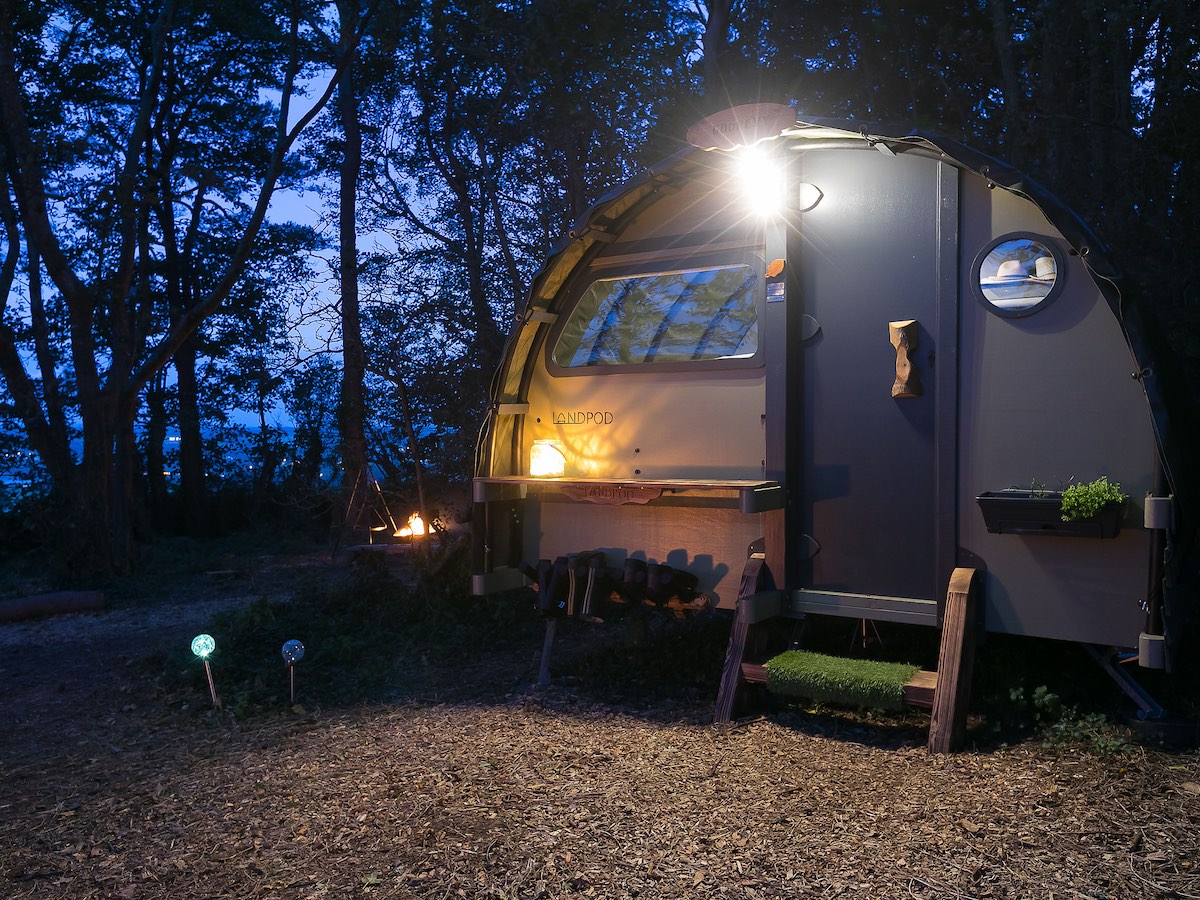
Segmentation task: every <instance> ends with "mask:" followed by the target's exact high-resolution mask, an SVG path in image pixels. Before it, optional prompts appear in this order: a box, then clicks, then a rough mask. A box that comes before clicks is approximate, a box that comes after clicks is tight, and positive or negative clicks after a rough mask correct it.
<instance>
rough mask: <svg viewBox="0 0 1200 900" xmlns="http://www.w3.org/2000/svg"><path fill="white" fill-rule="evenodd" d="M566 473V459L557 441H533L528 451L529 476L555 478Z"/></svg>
mask: <svg viewBox="0 0 1200 900" xmlns="http://www.w3.org/2000/svg"><path fill="white" fill-rule="evenodd" d="M566 472H567V457H566V454H564V453H563V447H562V444H560V443H559V442H558V441H534V442H533V449H531V450H530V451H529V474H530V475H532V476H533V477H534V478H557V477H559V476H562V475H565V474H566Z"/></svg>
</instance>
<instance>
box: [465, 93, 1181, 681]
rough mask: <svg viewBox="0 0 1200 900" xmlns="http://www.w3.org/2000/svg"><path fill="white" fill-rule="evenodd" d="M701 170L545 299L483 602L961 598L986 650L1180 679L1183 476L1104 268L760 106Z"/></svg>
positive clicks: (503, 472) (1020, 204)
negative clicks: (1083, 657) (968, 579)
mask: <svg viewBox="0 0 1200 900" xmlns="http://www.w3.org/2000/svg"><path fill="white" fill-rule="evenodd" d="M688 140H689V142H690V143H691V145H692V146H691V147H689V148H688V149H686V150H684V151H682V152H680V153H678V154H676V155H675V156H673V157H672V158H670V159H668V160H666V161H665V162H664V163H662V164H661V165H660V166H659V167H657V168H655V169H654V170H653V171H650V172H647V173H646V174H645V175H643V176H642V177H639V178H636V179H634V180H633V181H631V182H630V183H628V184H626V185H624V186H623V187H621V188H619V189H618V190H615V191H614V192H612V193H610V194H609V195H607V196H606V197H604V198H603V199H602V200H600V201H599V202H598V203H597V204H596V205H595V206H594V207H593V208H592V209H591V210H590V211H589V212H588V213H587V214H586V215H585V216H584V217H583V218H582V219H581V220H580V221H579V223H578V224H577V226H576V227H575V228H574V229H573V230H572V231H571V232H570V234H569V235H568V236H567V237H566V238H564V239H563V241H562V242H561V243H560V244H559V245H558V246H557V248H556V249H555V250H554V251H553V253H552V254H551V256H550V258H549V259H548V261H547V262H546V264H545V266H544V267H543V268H542V269H541V271H540V272H539V273H538V275H537V277H536V279H535V280H534V282H533V286H532V289H531V293H530V297H529V299H528V302H527V304H526V306H525V308H524V310H522V311H520V312H519V314H518V316H517V320H516V323H515V326H514V328H513V330H512V334H511V336H510V338H509V341H508V344H507V348H506V350H505V354H504V358H503V361H502V364H501V366H500V369H499V371H498V373H497V375H496V380H495V383H494V388H493V397H492V400H493V403H492V406H491V409H490V413H489V416H488V419H487V422H486V426H485V429H484V432H483V436H482V439H481V444H480V450H479V457H478V463H477V470H476V477H475V480H474V501H475V514H474V523H475V528H476V537H477V540H476V559H475V565H476V568H475V571H476V575H475V576H474V582H473V587H474V590H475V592H476V593H487V592H491V591H495V590H503V589H508V588H512V587H515V586H519V585H529V584H533V585H535V586H537V587H538V588H539V604H540V605H541V606H542V608H543V609H545V610H547V611H548V612H551V613H554V612H560V613H564V614H568V613H584V614H588V613H595V612H596V610H597V609H598V604H603V603H606V602H609V599H610V598H611V599H613V600H617V601H622V602H624V601H629V600H634V601H637V600H639V598H648V599H649V600H650V601H651V602H670V603H672V604H674V605H675V607H676V608H687V607H689V606H696V605H701V604H703V603H711V604H712V605H714V606H719V607H724V608H729V609H734V608H735V607H737V606H738V604H739V598H742V599H744V600H747V602H748V601H749V599H750V598H751V597H752V595H757V596H759V597H760V598H761V597H762V596H768V595H769V596H770V597H771V598H772V602H771V604H770V607H771V608H770V610H769V612H762V611H761V610H760V612H758V613H756V614H755V615H757V616H758V617H761V616H763V615H784V616H792V617H802V616H805V615H809V614H823V615H833V616H845V617H850V618H855V619H871V620H891V621H900V622H910V623H923V624H928V625H931V626H940V625H941V624H942V622H943V618H944V616H945V615H946V609H945V604H946V593H947V585H948V584H949V583H950V582H951V579H952V576H953V575H954V574H955V573H956V570H962V569H964V568H965V569H969V570H973V572H974V576H973V577H974V583H975V584H976V588H974V589H973V590H976V589H977V593H978V596H979V598H980V601H981V606H982V623H983V625H984V626H985V627H986V628H987V629H988V630H989V631H993V632H1003V633H1007V634H1015V635H1032V636H1038V637H1044V638H1057V639H1062V640H1068V641H1076V642H1083V643H1087V644H1092V645H1102V646H1105V647H1118V648H1133V649H1136V651H1137V652H1138V655H1139V660H1140V662H1141V663H1142V664H1143V665H1146V666H1153V667H1162V666H1164V665H1165V664H1166V662H1167V658H1168V656H1169V653H1168V651H1167V649H1166V646H1165V641H1164V638H1163V635H1164V632H1166V633H1169V632H1170V626H1171V624H1172V616H1174V615H1176V614H1177V613H1179V612H1181V611H1180V610H1175V609H1173V608H1172V604H1173V603H1174V604H1175V605H1179V604H1180V603H1181V602H1182V601H1181V600H1178V599H1177V598H1173V597H1172V596H1166V597H1164V595H1163V574H1164V562H1163V561H1164V559H1165V558H1166V556H1167V553H1168V550H1169V544H1170V542H1171V541H1172V539H1173V537H1172V528H1173V520H1174V518H1175V517H1176V514H1177V512H1178V511H1177V510H1176V509H1175V508H1174V500H1173V497H1174V494H1175V487H1176V486H1175V484H1174V479H1175V477H1176V476H1177V474H1178V472H1177V470H1176V468H1175V467H1173V466H1172V451H1171V447H1170V434H1169V430H1168V422H1167V418H1166V412H1165V410H1164V408H1163V405H1162V403H1161V402H1160V400H1159V397H1158V393H1157V392H1158V387H1157V384H1156V382H1157V378H1156V375H1155V372H1154V367H1153V364H1152V363H1151V361H1150V360H1149V359H1148V358H1147V349H1146V347H1145V346H1144V345H1143V344H1142V342H1141V338H1140V334H1139V330H1138V327H1137V321H1136V319H1135V318H1134V316H1135V311H1132V310H1129V309H1126V308H1125V305H1123V303H1122V298H1121V295H1120V293H1119V291H1118V287H1117V281H1118V276H1119V273H1118V271H1117V269H1116V268H1115V266H1114V265H1113V264H1112V262H1111V261H1110V259H1109V258H1108V255H1107V253H1106V252H1105V250H1104V248H1103V246H1102V245H1101V244H1100V243H1099V242H1098V241H1097V239H1096V238H1095V237H1094V236H1093V235H1091V234H1090V233H1089V232H1088V230H1087V229H1086V227H1085V226H1083V225H1082V224H1081V223H1080V221H1079V220H1078V219H1077V218H1076V217H1075V216H1074V215H1073V214H1071V213H1070V212H1069V211H1068V210H1066V209H1065V208H1063V207H1062V206H1061V205H1060V204H1058V203H1057V202H1056V201H1055V200H1054V199H1053V198H1052V197H1051V196H1049V195H1048V194H1047V193H1045V192H1044V191H1042V190H1041V189H1040V188H1038V187H1037V186H1036V185H1035V184H1033V183H1032V182H1029V181H1027V180H1025V179H1024V178H1023V177H1022V176H1021V175H1020V174H1019V173H1017V172H1015V171H1013V170H1011V169H1009V168H1007V167H1006V166H1004V165H1003V164H1002V163H999V162H997V161H996V160H994V159H991V158H989V157H986V156H983V155H981V154H979V153H977V152H974V151H971V150H969V149H967V148H965V147H963V146H961V145H958V144H955V143H953V142H948V141H945V140H942V139H940V138H937V137H935V136H931V135H926V134H923V133H918V132H910V133H905V134H896V133H885V134H876V133H874V132H872V131H868V130H866V129H863V128H860V127H858V126H857V125H853V124H850V123H846V122H833V121H828V120H803V121H797V119H796V115H795V113H794V111H793V110H791V109H790V108H788V107H783V106H775V105H769V104H760V105H754V106H749V107H737V108H735V109H732V110H726V111H725V112H723V113H719V114H717V115H715V116H712V117H710V118H708V119H706V120H704V121H703V122H701V123H699V124H698V125H696V126H694V127H693V128H692V129H691V131H690V132H689V134H688ZM1097 479H1107V483H1108V488H1107V492H1106V491H1105V482H1104V481H1103V480H1100V481H1099V482H1098V484H1096V485H1094V486H1089V487H1081V488H1079V489H1077V490H1074V491H1071V492H1069V493H1071V494H1078V493H1083V494H1088V493H1092V494H1098V495H1099V496H1097V497H1096V499H1097V502H1098V505H1099V509H1098V510H1092V509H1087V508H1084V509H1081V510H1075V511H1074V512H1075V514H1074V516H1072V510H1071V509H1068V510H1066V511H1065V512H1064V508H1063V504H1062V492H1063V491H1064V489H1067V488H1069V487H1072V486H1074V485H1081V486H1082V485H1086V484H1088V483H1091V482H1093V481H1094V480H1097ZM1114 485H1119V488H1114V487H1113V486H1114ZM539 561H540V562H539ZM748 561H751V562H755V561H757V565H756V567H754V568H753V569H752V568H751V567H750V566H748ZM748 573H749V575H748ZM766 587H770V590H769V591H768V592H767V593H766V594H764V590H765V588H766ZM751 621H753V618H751ZM1164 626H1165V627H1164Z"/></svg>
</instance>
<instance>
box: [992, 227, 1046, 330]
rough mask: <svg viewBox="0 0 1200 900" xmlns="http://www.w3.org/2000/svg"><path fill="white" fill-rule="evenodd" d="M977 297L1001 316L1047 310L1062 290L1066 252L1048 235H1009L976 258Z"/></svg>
mask: <svg viewBox="0 0 1200 900" xmlns="http://www.w3.org/2000/svg"><path fill="white" fill-rule="evenodd" d="M973 271H974V279H973V281H972V287H973V288H974V289H975V296H976V297H978V299H979V301H980V302H981V303H982V304H983V305H984V306H986V307H987V308H988V309H989V310H990V311H991V312H994V313H995V314H996V315H998V316H1013V317H1016V316H1028V315H1032V314H1033V313H1035V312H1037V311H1038V310H1041V309H1045V308H1046V307H1047V306H1049V305H1050V303H1051V302H1052V301H1053V300H1054V298H1055V297H1057V296H1058V295H1059V294H1060V293H1061V292H1062V287H1063V281H1064V279H1065V278H1066V267H1065V266H1064V265H1063V255H1062V252H1061V251H1060V250H1059V249H1058V247H1056V246H1055V245H1054V243H1053V242H1052V241H1051V240H1049V239H1048V238H1043V237H1038V236H1037V235H1032V234H1006V235H1004V236H1003V237H1000V238H997V239H996V240H994V241H992V242H991V243H990V244H988V245H987V246H986V247H985V248H984V249H983V252H982V253H980V254H979V256H978V257H977V258H976V260H975V266H974V269H973Z"/></svg>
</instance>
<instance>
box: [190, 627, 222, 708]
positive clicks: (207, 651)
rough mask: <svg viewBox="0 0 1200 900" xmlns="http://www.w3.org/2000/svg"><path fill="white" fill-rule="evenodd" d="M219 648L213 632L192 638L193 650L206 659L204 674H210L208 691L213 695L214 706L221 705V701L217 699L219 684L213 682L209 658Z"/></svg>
mask: <svg viewBox="0 0 1200 900" xmlns="http://www.w3.org/2000/svg"><path fill="white" fill-rule="evenodd" d="M216 649H217V642H216V641H215V640H213V636H212V635H211V634H198V635H196V636H195V637H194V638H192V652H193V653H194V654H196V656H198V657H200V659H202V660H203V661H204V674H206V675H207V676H208V693H209V696H211V697H212V703H213V706H215V707H219V706H220V705H221V702H220V701H219V700H218V699H217V686H216V684H215V683H214V682H213V674H212V664H211V663H210V662H209V661H208V658H209V657H210V656H212V652H213V651H214V650H216Z"/></svg>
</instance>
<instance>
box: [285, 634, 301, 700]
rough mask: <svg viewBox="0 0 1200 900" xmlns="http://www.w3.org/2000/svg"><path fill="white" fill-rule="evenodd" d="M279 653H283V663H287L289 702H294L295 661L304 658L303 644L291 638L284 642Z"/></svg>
mask: <svg viewBox="0 0 1200 900" xmlns="http://www.w3.org/2000/svg"><path fill="white" fill-rule="evenodd" d="M281 653H282V654H283V661H284V662H285V663H287V667H288V682H289V684H290V686H291V701H290V702H292V703H295V702H296V663H298V662H300V660H302V659H304V645H303V644H302V643H300V642H299V641H297V640H296V639H294V638H293V639H292V640H290V641H288V642H286V643H285V644H284V645H283V650H282V651H281Z"/></svg>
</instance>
